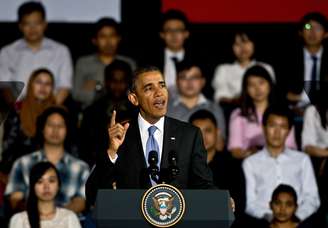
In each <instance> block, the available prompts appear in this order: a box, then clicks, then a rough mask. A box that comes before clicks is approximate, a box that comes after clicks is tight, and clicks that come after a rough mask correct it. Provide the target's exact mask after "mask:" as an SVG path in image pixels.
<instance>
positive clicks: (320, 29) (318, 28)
mask: <svg viewBox="0 0 328 228" xmlns="http://www.w3.org/2000/svg"><path fill="white" fill-rule="evenodd" d="M304 29H305V30H314V31H316V32H321V31H322V30H323V27H322V26H318V25H316V26H313V25H312V24H310V23H306V24H305V25H304Z"/></svg>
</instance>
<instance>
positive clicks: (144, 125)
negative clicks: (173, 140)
mask: <svg viewBox="0 0 328 228" xmlns="http://www.w3.org/2000/svg"><path fill="white" fill-rule="evenodd" d="M164 119H165V117H164V116H162V117H161V118H160V119H159V120H158V121H157V122H156V123H155V124H150V123H148V122H147V120H145V119H144V118H143V117H142V116H141V114H140V112H139V115H138V124H139V129H140V130H141V132H142V133H145V132H146V133H147V134H148V128H149V127H150V126H156V127H157V129H158V130H159V131H160V132H161V133H163V132H164Z"/></svg>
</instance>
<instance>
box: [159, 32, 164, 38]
mask: <svg viewBox="0 0 328 228" xmlns="http://www.w3.org/2000/svg"><path fill="white" fill-rule="evenodd" d="M159 36H160V37H161V39H162V40H164V38H165V33H164V31H160V33H159Z"/></svg>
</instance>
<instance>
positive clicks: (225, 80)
mask: <svg viewBox="0 0 328 228" xmlns="http://www.w3.org/2000/svg"><path fill="white" fill-rule="evenodd" d="M255 64H259V65H261V66H263V67H264V68H265V69H266V70H267V71H268V72H269V74H270V75H271V76H272V78H273V80H274V79H275V75H274V71H273V69H272V67H271V66H270V65H269V64H266V63H263V62H256V61H255V60H253V61H252V62H251V63H250V64H249V65H248V66H247V67H242V66H241V65H240V64H239V63H238V62H234V63H226V64H221V65H219V66H218V67H217V68H216V69H215V73H214V77H213V81H212V87H213V88H214V100H215V101H217V102H218V101H220V99H221V98H223V97H225V98H235V97H237V96H239V95H240V93H241V84H242V81H243V77H244V73H245V71H246V70H247V69H248V68H249V67H252V66H254V65H255Z"/></svg>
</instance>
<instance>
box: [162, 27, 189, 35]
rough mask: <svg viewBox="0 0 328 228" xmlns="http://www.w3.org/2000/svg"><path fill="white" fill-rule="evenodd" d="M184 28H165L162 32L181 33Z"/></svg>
mask: <svg viewBox="0 0 328 228" xmlns="http://www.w3.org/2000/svg"><path fill="white" fill-rule="evenodd" d="M185 31H186V30H185V29H183V28H179V29H165V30H164V33H172V34H181V33H183V32H185Z"/></svg>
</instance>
